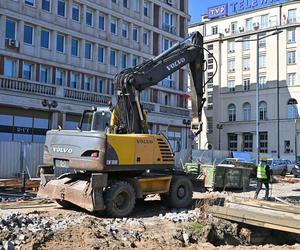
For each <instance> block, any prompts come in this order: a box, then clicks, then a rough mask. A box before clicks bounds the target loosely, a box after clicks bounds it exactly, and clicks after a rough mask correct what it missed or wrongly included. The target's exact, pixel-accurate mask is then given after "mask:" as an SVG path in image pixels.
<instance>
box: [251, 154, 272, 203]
mask: <svg viewBox="0 0 300 250" xmlns="http://www.w3.org/2000/svg"><path fill="white" fill-rule="evenodd" d="M267 161H268V159H267V158H266V157H262V158H261V160H260V163H259V164H258V166H257V188H256V192H255V196H254V199H257V196H258V194H259V192H260V190H261V188H262V184H264V185H265V187H266V194H265V200H268V199H269V183H270V167H269V165H268V163H267Z"/></svg>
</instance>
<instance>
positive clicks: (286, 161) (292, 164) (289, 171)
mask: <svg viewBox="0 0 300 250" xmlns="http://www.w3.org/2000/svg"><path fill="white" fill-rule="evenodd" d="M283 161H284V162H285V164H286V167H287V173H288V174H291V173H292V169H293V168H294V167H295V163H293V162H292V161H291V160H283Z"/></svg>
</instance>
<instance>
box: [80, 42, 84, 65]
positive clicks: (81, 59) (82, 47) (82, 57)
mask: <svg viewBox="0 0 300 250" xmlns="http://www.w3.org/2000/svg"><path fill="white" fill-rule="evenodd" d="M84 45H85V40H84V39H81V40H80V41H79V46H80V49H79V56H80V64H81V67H82V68H84V66H85V47H84Z"/></svg>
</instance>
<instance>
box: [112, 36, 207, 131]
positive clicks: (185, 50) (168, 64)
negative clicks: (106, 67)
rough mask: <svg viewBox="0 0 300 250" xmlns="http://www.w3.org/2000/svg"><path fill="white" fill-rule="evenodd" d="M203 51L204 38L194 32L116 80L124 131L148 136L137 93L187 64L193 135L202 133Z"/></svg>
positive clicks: (119, 75) (123, 73) (124, 72)
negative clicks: (189, 74) (188, 68)
mask: <svg viewBox="0 0 300 250" xmlns="http://www.w3.org/2000/svg"><path fill="white" fill-rule="evenodd" d="M203 52H204V49H203V36H202V35H201V34H200V33H199V32H195V33H192V34H191V35H190V36H189V37H187V38H186V39H184V40H183V41H181V42H178V43H176V44H175V45H174V46H173V47H171V48H170V49H168V50H166V51H165V52H163V53H162V54H160V55H158V56H156V57H154V58H151V59H149V60H147V61H146V62H144V63H142V64H140V65H138V66H136V67H135V68H130V69H126V70H124V71H123V72H121V73H120V74H118V75H117V76H116V77H115V81H114V83H115V87H116V90H117V94H118V106H119V108H120V111H121V120H122V121H123V124H124V125H125V127H126V130H127V132H132V133H147V131H146V128H144V125H143V124H144V119H143V114H142V112H143V111H142V106H141V105H140V103H139V100H138V98H137V95H136V92H137V91H142V90H144V89H147V88H149V87H151V86H154V85H157V84H158V83H159V82H160V81H161V80H163V79H165V78H166V77H167V76H168V75H170V74H172V73H174V72H176V71H177V70H179V69H180V68H182V67H183V66H185V65H187V64H189V67H190V71H191V77H190V78H191V79H190V80H191V90H192V91H191V92H192V93H191V94H192V111H193V120H192V129H193V132H194V133H195V134H198V133H200V132H201V114H202V108H203V105H204V102H205V99H204V98H203V95H204V87H205V83H204V78H203V77H204V71H205V69H204V65H205V61H204V53H203Z"/></svg>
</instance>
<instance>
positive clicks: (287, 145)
mask: <svg viewBox="0 0 300 250" xmlns="http://www.w3.org/2000/svg"><path fill="white" fill-rule="evenodd" d="M284 153H286V154H288V153H291V141H284ZM285 162H286V160H285ZM289 162H290V161H289Z"/></svg>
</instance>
